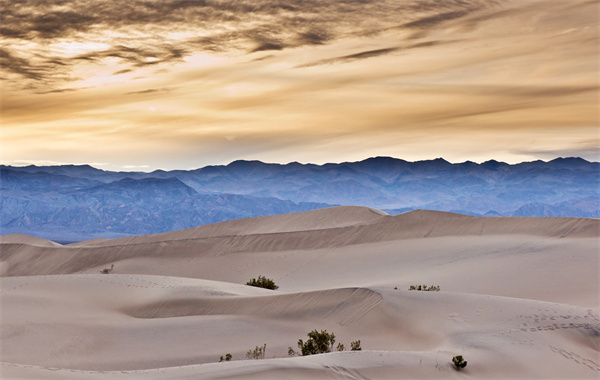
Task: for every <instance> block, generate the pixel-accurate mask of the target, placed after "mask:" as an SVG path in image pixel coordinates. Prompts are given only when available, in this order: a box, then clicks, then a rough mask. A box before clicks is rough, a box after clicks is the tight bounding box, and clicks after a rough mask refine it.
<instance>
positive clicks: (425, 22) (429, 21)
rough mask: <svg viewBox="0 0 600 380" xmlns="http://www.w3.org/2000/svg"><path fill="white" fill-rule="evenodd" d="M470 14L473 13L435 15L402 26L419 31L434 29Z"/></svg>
mask: <svg viewBox="0 0 600 380" xmlns="http://www.w3.org/2000/svg"><path fill="white" fill-rule="evenodd" d="M469 13H471V12H470V11H466V10H465V11H453V12H445V13H440V14H437V15H433V16H427V17H423V18H420V19H418V20H415V21H411V22H407V23H405V24H402V25H401V27H403V28H417V29H423V28H432V27H434V26H436V25H438V24H441V23H444V22H446V21H450V20H454V19H457V18H460V17H463V16H466V15H468V14H469Z"/></svg>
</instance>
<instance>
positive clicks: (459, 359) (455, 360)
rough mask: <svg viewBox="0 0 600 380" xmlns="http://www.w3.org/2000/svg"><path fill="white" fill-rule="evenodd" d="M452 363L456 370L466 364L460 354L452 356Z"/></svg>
mask: <svg viewBox="0 0 600 380" xmlns="http://www.w3.org/2000/svg"><path fill="white" fill-rule="evenodd" d="M452 363H453V364H454V366H455V367H456V370H457V371H460V370H461V369H463V368H465V367H466V366H467V362H466V361H465V360H464V359H463V357H462V355H457V356H455V357H453V358H452Z"/></svg>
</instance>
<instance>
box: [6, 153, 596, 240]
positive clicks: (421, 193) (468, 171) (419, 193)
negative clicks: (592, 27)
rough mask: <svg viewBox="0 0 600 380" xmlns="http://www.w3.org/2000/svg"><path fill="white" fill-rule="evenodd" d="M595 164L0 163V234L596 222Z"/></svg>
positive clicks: (84, 235)
mask: <svg viewBox="0 0 600 380" xmlns="http://www.w3.org/2000/svg"><path fill="white" fill-rule="evenodd" d="M599 174H600V163H598V162H588V161H586V160H584V159H581V158H557V159H555V160H552V161H547V162H545V161H541V160H538V161H533V162H523V163H519V164H514V165H510V164H507V163H504V162H498V161H494V160H491V161H487V162H484V163H481V164H477V163H474V162H470V161H467V162H463V163H458V164H452V163H450V162H448V161H445V160H444V159H441V158H438V159H435V160H427V161H417V162H408V161H405V160H401V159H397V158H391V157H375V158H369V159H366V160H364V161H359V162H344V163H340V164H324V165H314V164H300V163H297V162H293V163H289V164H286V165H281V164H270V163H263V162H260V161H241V160H240V161H234V162H232V163H230V164H229V165H223V166H206V167H203V168H200V169H196V170H189V171H186V170H172V171H164V170H156V171H153V172H150V173H146V172H114V171H105V170H101V169H97V168H94V167H92V166H89V165H61V166H33V165H32V166H25V167H15V166H5V165H2V166H0V179H1V182H0V208H1V210H2V218H1V224H0V228H1V230H0V232H1V234H11V233H24V234H28V235H33V236H38V237H43V238H48V239H52V240H55V241H63V242H68V241H80V240H85V239H91V238H98V237H106V238H114V237H121V236H131V235H143V234H153V233H160V232H166V231H173V230H178V229H184V228H190V227H195V226H198V225H203V224H209V223H215V222H220V221H225V220H231V219H239V218H246V217H254V216H265V215H274V214H281V213H291V212H300V211H307V210H314V209H319V208H324V207H329V206H334V205H357V206H368V207H373V208H377V209H381V210H384V211H386V212H388V213H390V214H400V213H403V212H406V211H410V210H415V209H430V210H439V211H451V212H456V213H462V214H468V215H477V216H560V217H586V218H598V217H600V175H599Z"/></svg>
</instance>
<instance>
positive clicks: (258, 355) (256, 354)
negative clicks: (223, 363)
mask: <svg viewBox="0 0 600 380" xmlns="http://www.w3.org/2000/svg"><path fill="white" fill-rule="evenodd" d="M266 352H267V344H266V343H265V344H264V345H263V346H256V347H255V348H254V350H248V352H246V358H248V359H257V360H258V359H264V358H265V353H266Z"/></svg>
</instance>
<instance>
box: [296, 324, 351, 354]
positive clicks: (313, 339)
mask: <svg viewBox="0 0 600 380" xmlns="http://www.w3.org/2000/svg"><path fill="white" fill-rule="evenodd" d="M307 336H308V339H307V340H306V342H304V341H303V340H302V339H298V349H299V350H300V351H299V352H296V351H294V349H292V347H288V355H290V356H294V355H302V356H306V355H316V354H325V353H327V352H333V347H334V343H335V334H334V333H331V334H330V333H328V332H327V330H321V332H319V331H317V330H313V331H311V332H309V333H308V334H307ZM350 346H351V347H352V350H353V351H359V350H360V349H361V348H360V340H357V341H356V342H352V343H350ZM336 349H337V350H338V351H344V349H345V347H344V345H343V344H342V343H338V345H337V347H336Z"/></svg>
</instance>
